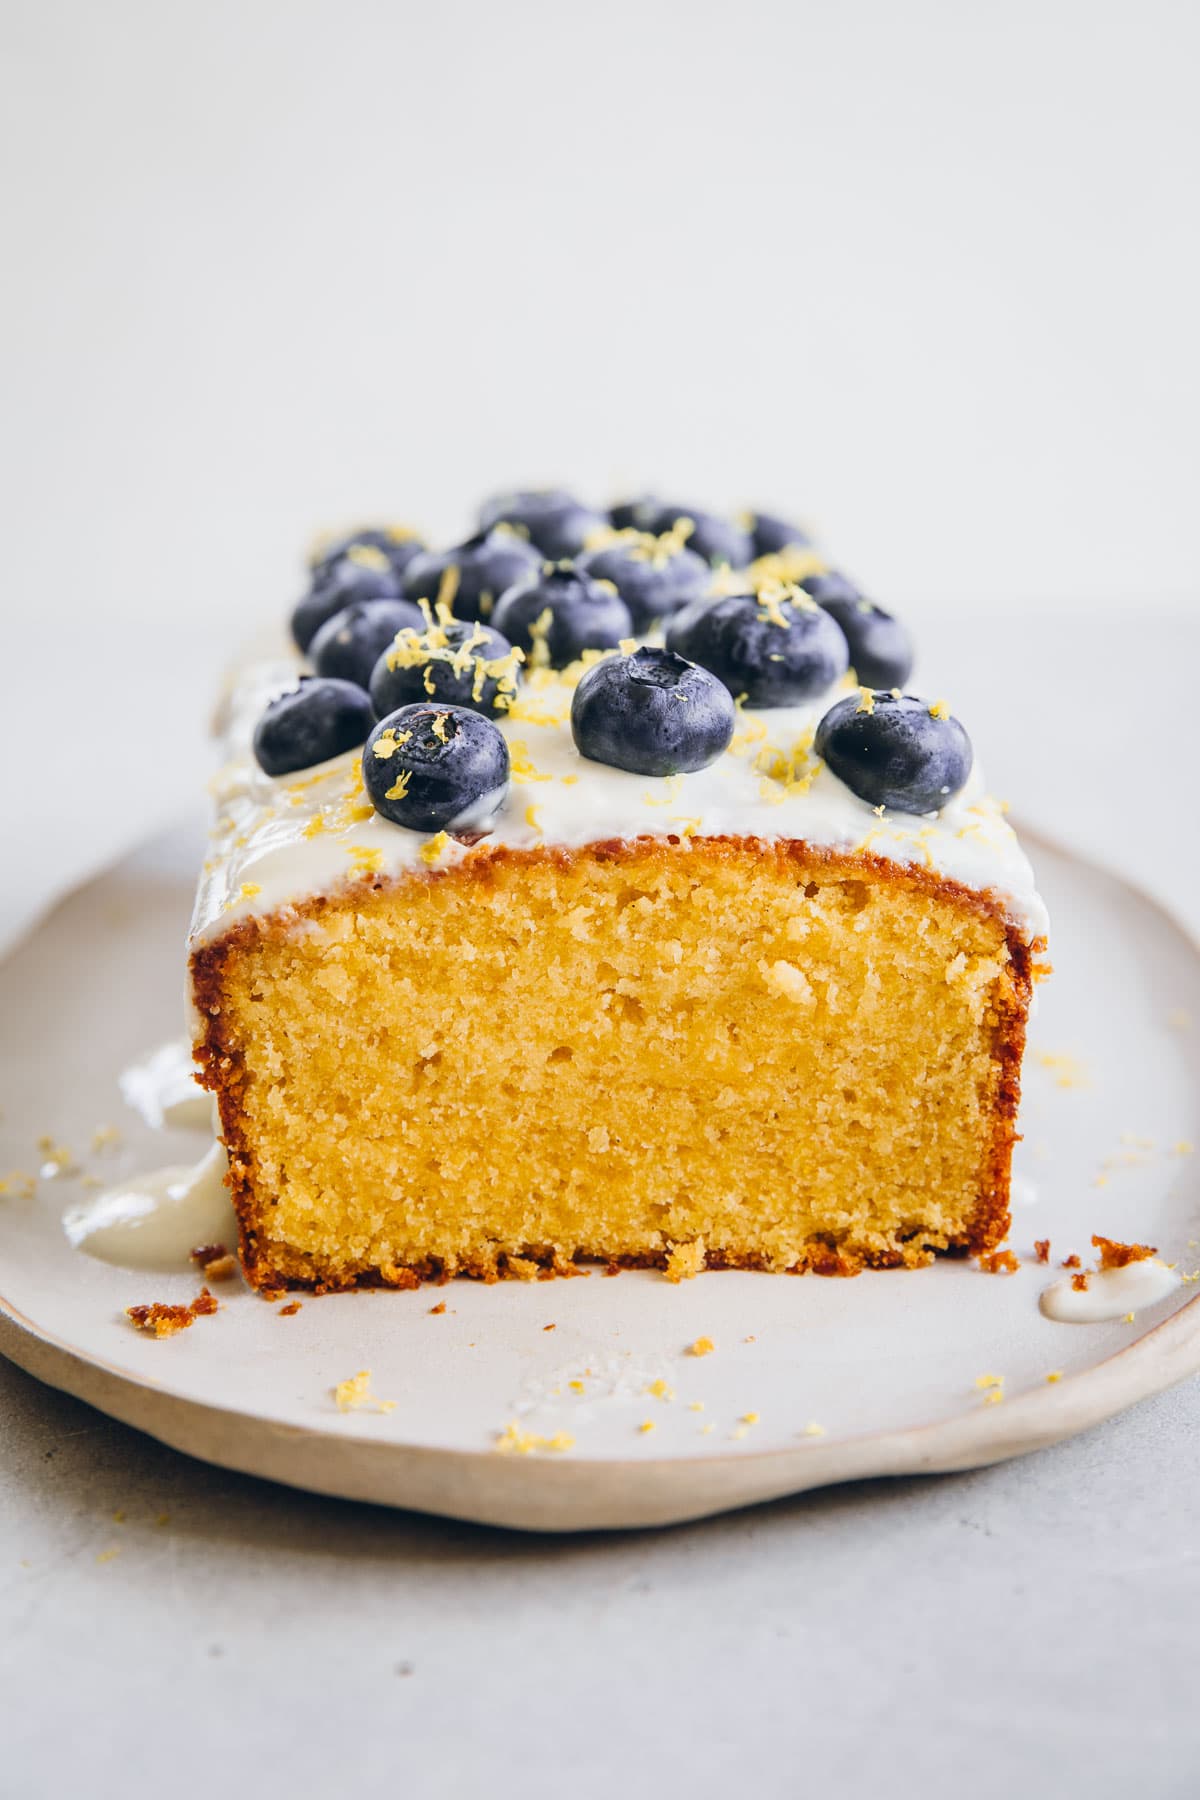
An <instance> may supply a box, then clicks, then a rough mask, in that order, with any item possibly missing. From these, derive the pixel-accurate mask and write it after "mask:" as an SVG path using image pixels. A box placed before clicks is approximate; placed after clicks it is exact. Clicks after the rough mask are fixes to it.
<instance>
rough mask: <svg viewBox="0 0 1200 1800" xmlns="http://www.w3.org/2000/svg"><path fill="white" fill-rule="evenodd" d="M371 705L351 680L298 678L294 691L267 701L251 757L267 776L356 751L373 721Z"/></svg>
mask: <svg viewBox="0 0 1200 1800" xmlns="http://www.w3.org/2000/svg"><path fill="white" fill-rule="evenodd" d="M374 717H375V715H374V713H373V712H372V710H371V702H370V699H369V698H368V696H367V694H366V693H365V692H364V691H363V689H362V688H360V687H358V686H356V685H355V683H354V682H352V681H326V680H324V679H323V678H322V677H320V676H313V675H302V676H301V677H300V685H299V687H295V688H291V689H289V691H288V692H287V693H286V694H280V695H279V696H278V697H277V698H276V699H274V700H272V701H271V704H270V705H269V706H268V707H267V709H266V711H265V712H264V713H263V715H262V717H261V719H260V720H259V721H258V724H257V725H256V726H255V727H254V754H255V756H256V757H257V758H258V766H259V768H260V769H265V771H266V773H267V774H268V775H290V774H292V773H293V771H294V770H296V769H311V768H312V767H313V766H314V764H316V763H323V762H328V761H329V759H330V758H331V757H333V756H341V755H342V754H343V753H344V752H345V751H347V750H356V749H357V748H358V746H359V744H361V743H362V741H363V739H364V738H365V737H366V735H367V733H368V732H369V731H370V729H371V725H372V723H373V721H374Z"/></svg>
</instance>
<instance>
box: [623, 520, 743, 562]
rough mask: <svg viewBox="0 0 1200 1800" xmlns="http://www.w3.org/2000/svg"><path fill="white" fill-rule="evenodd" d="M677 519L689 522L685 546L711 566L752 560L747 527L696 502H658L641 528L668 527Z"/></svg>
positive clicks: (671, 526) (672, 526) (664, 529)
mask: <svg viewBox="0 0 1200 1800" xmlns="http://www.w3.org/2000/svg"><path fill="white" fill-rule="evenodd" d="M680 519H690V520H691V522H692V529H691V531H690V533H689V534H688V539H687V546H688V549H689V550H693V551H695V553H696V555H697V556H702V557H703V558H704V560H705V562H708V563H711V564H712V565H713V567H714V568H715V567H716V566H717V564H718V563H728V564H729V566H730V567H731V568H734V569H742V568H745V566H746V564H747V563H748V562H751V561H753V558H754V544H753V541H752V539H751V537H750V533H749V532H748V531H743V529H742V527H741V526H740V525H735V524H734V522H733V520H732V519H723V518H721V516H720V514H719V513H710V512H702V511H701V510H700V508H699V507H696V506H661V505H660V506H659V507H658V510H657V511H656V512H654V513H653V514H652V515H651V517H650V520H649V522H648V523H647V524H646V525H644V526H643V527H642V529H643V530H644V531H653V532H659V533H661V532H664V531H671V530H673V528H674V526H675V525H676V523H677V522H678V520H680Z"/></svg>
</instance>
